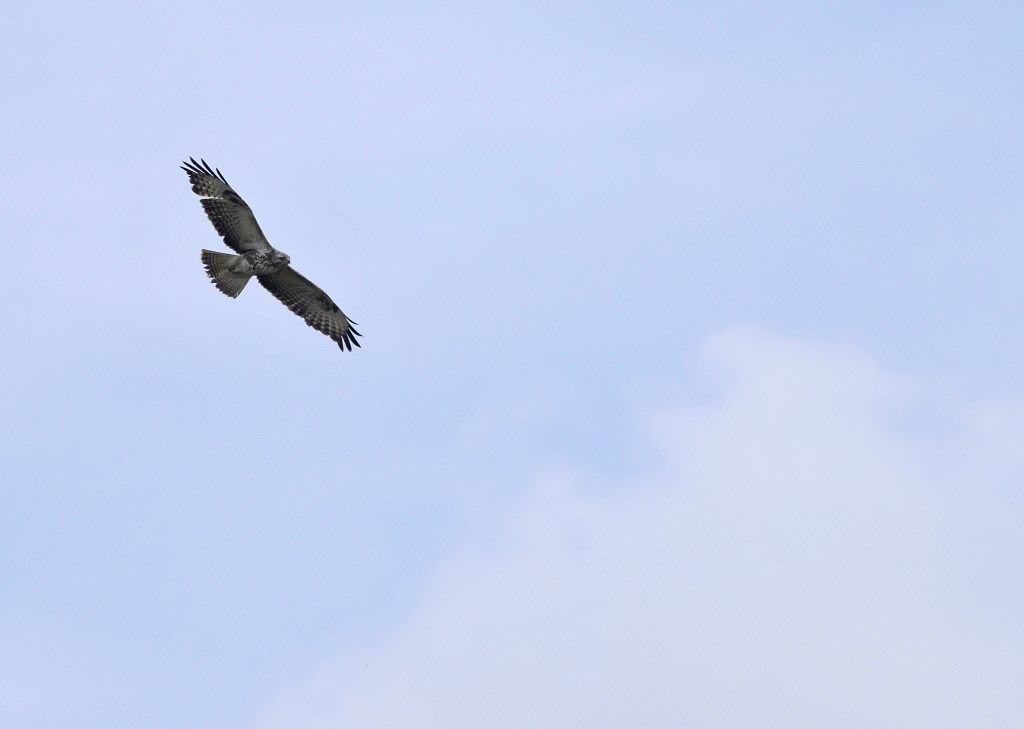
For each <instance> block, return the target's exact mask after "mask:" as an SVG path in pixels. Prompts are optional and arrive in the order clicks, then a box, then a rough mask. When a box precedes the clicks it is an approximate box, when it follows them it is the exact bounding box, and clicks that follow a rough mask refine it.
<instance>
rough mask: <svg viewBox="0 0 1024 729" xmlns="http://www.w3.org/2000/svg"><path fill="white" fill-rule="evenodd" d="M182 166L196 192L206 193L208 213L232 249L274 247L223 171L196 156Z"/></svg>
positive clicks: (203, 194) (243, 249) (249, 249)
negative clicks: (197, 160) (196, 159)
mask: <svg viewBox="0 0 1024 729" xmlns="http://www.w3.org/2000/svg"><path fill="white" fill-rule="evenodd" d="M181 169H183V170H185V172H186V174H188V181H189V182H191V183H192V192H194V193H195V194H196V195H201V196H202V198H203V199H202V201H201V202H202V204H203V209H204V210H206V216H207V217H208V218H209V219H210V222H211V223H213V227H214V228H216V229H217V232H218V233H220V235H221V237H222V238H223V239H224V243H225V244H227V246H228V248H230V249H231V250H233V251H235V253H244V252H246V251H260V252H264V253H266V252H269V251H271V250H272V248H271V247H270V243H268V242H267V237H266V236H265V235H263V231H262V230H260V224H259V223H257V222H256V216H255V215H253V214H252V209H251V208H250V207H249V206H248V205H247V204H246V203H245V200H243V199H242V198H241V197H240V196H239V194H238V193H237V192H235V191H234V190H232V189H231V185H229V184H228V181H227V180H226V179H224V175H222V174H221V172H220V170H215V169H214V168H212V167H210V165H209V164H207V162H206V160H200V161H199V162H196V161H195V159H193V158H192V157H189V161H188V162H184V163H182V166H181Z"/></svg>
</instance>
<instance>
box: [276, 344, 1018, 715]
mask: <svg viewBox="0 0 1024 729" xmlns="http://www.w3.org/2000/svg"><path fill="white" fill-rule="evenodd" d="M702 362H703V363H704V365H706V367H707V368H708V370H709V371H710V372H711V373H712V375H713V376H714V377H715V378H716V379H718V380H719V385H720V388H721V389H720V392H719V394H718V395H717V396H716V397H715V398H713V399H712V400H711V401H710V402H708V403H706V404H703V405H699V406H694V405H690V406H685V407H678V408H674V409H670V408H666V409H663V410H662V411H661V412H658V413H655V414H652V415H650V417H649V418H648V419H647V422H648V423H649V425H650V432H651V434H652V440H653V442H654V443H656V450H655V453H656V454H657V458H656V459H655V462H653V463H652V464H651V466H650V468H649V469H648V470H647V471H646V472H645V473H643V474H638V475H636V476H635V477H634V478H632V479H628V480H626V481H624V482H623V483H621V484H618V486H617V488H615V489H612V490H610V491H609V489H608V488H607V487H606V485H605V487H603V488H601V489H594V488H591V482H592V481H595V480H597V477H595V476H591V475H588V474H586V473H585V472H582V471H580V472H572V471H571V470H566V471H554V472H551V473H547V474H545V475H542V476H540V477H539V478H538V479H537V484H536V488H535V489H534V490H533V492H532V495H531V496H530V498H529V499H528V500H527V501H526V502H525V503H523V504H522V505H521V508H520V509H519V510H518V511H517V513H516V514H514V515H513V516H510V517H509V518H508V519H507V522H506V523H505V524H504V525H503V528H502V529H501V530H500V531H499V533H498V534H496V535H492V536H491V537H490V538H489V539H487V540H486V543H484V542H483V541H481V542H480V543H477V544H474V545H472V546H471V547H469V548H467V549H466V550H465V552H464V553H462V554H460V555H457V556H455V557H453V558H452V559H450V560H449V561H448V562H447V563H446V564H444V565H443V566H442V567H441V568H440V569H439V571H438V573H437V575H436V577H435V579H434V580H433V582H432V584H431V586H430V587H429V589H428V590H427V591H426V594H425V595H424V596H423V599H422V601H421V602H420V603H419V605H418V606H417V608H416V609H415V611H414V613H413V614H412V615H410V617H409V619H408V622H407V624H405V625H403V626H401V627H400V628H399V629H397V630H396V632H395V633H394V635H393V636H392V637H391V639H390V640H389V641H388V642H387V644H386V645H380V646H377V647H376V648H374V649H372V650H369V651H368V652H366V653H365V655H362V656H352V655H349V656H344V657H342V658H339V659H338V662H337V664H336V665H335V666H333V667H331V668H325V669H324V670H323V671H322V673H321V674H320V675H319V676H318V677H316V678H315V679H312V680H310V682H309V683H308V684H307V685H305V686H301V687H298V688H297V689H296V690H294V691H293V692H290V693H289V694H288V695H287V696H282V697H280V698H279V700H278V701H277V702H276V703H275V705H274V706H273V707H272V708H271V709H269V710H268V711H267V712H266V714H265V715H264V717H263V718H262V719H261V720H260V721H259V722H257V723H256V726H258V727H259V729H276V727H285V726H287V727H293V728H294V727H300V728H301V729H314V728H316V729H320V728H325V727H345V726H359V727H376V726H380V727H395V726H416V727H445V729H458V728H460V727H466V728H467V729H469V728H473V729H477V728H479V727H491V728H493V727H517V728H519V727H534V728H536V727H560V728H561V727H588V729H591V728H595V727H662V726H664V727H669V726H671V727H683V726H685V727H709V728H718V727H723V728H724V727H730V728H731V727H750V726H773V727H779V726H785V727H822V726H828V727H865V726H886V727H902V726H906V727H923V726H927V727H977V726H985V727H1003V726H1005V727H1009V726H1019V725H1020V722H1021V721H1022V720H1024V698H1022V695H1021V692H1020V691H1019V687H1018V686H1017V685H1016V681H1015V680H1014V677H1019V676H1021V675H1024V659H1022V656H1024V650H1022V649H1024V640H1022V635H1024V631H1022V627H1024V621H1022V620H1021V618H1020V617H1019V615H1020V614H1021V613H1020V610H1019V608H1021V607H1024V604H1022V602H1024V601H1022V599H1021V595H1020V593H1019V590H1017V591H1016V592H1014V590H1016V588H1015V587H1013V585H1014V579H1015V576H1016V575H1017V574H1018V572H1017V569H1016V565H1015V561H1016V555H1019V554H1020V553H1021V547H1022V546H1024V545H1022V544H1021V541H1022V540H1021V539H1020V537H1019V536H1017V535H1016V534H1015V533H1014V532H1013V531H1011V530H1009V529H1006V528H996V529H995V530H994V532H993V530H991V529H990V527H992V526H994V521H993V520H994V519H995V516H994V515H996V514H999V515H1000V518H1001V519H1003V520H1004V521H1003V524H1004V526H1005V524H1010V523H1013V522H1016V523H1019V522H1020V518H1021V517H1022V516H1024V514H1022V513H1021V512H1022V511H1024V508H1022V504H1021V499H1020V498H1019V494H1018V495H1016V496H1015V495H1014V494H1013V492H1012V490H1010V489H1006V488H997V487H995V486H993V484H995V483H996V482H997V481H999V482H1000V483H1002V484H1004V485H1005V484H1006V483H1014V482H1016V483H1018V484H1019V483H1020V482H1021V480H1020V476H1021V475H1022V473H1021V469H1020V465H1021V464H1020V461H1019V460H1016V458H1015V456H1014V455H1013V453H1015V451H1013V452H1012V453H1010V454H1007V453H1003V452H1001V449H1015V448H1017V444H1019V440H1015V439H1013V438H1011V437H1008V434H1009V433H1012V432H1014V430H1015V425H1014V423H1016V422H1019V420H1016V421H1015V420H1014V419H1013V416H1012V414H1005V413H1004V414H1003V416H1002V420H1000V418H997V417H993V416H987V417H984V418H979V417H977V415H976V413H977V408H973V407H971V406H967V405H962V404H961V405H951V404H950V402H952V400H950V398H948V397H945V396H943V397H939V395H940V394H941V393H940V392H939V390H938V389H937V388H935V387H933V386H931V385H929V384H928V383H920V382H911V381H908V380H906V379H901V378H897V377H894V376H892V375H889V374H887V373H885V372H884V371H882V370H881V369H880V368H879V367H877V366H876V365H875V364H873V363H872V362H870V361H867V360H865V359H864V358H863V357H860V356H858V355H856V354H855V353H851V352H846V351H839V350H834V349H826V348H822V347H817V346H811V345H806V344H801V343H796V342H792V341H785V340H781V339H776V338H772V337H768V336H764V335H760V334H757V333H752V332H743V331H737V332H731V333H728V334H725V335H723V336H720V337H717V338H715V339H713V340H712V341H710V342H709V343H708V345H707V346H706V347H705V348H704V352H703V358H702ZM922 408H923V409H924V411H928V412H934V411H936V410H942V411H943V412H942V415H943V418H944V421H945V427H944V429H943V431H942V432H941V433H938V434H937V433H936V432H934V429H933V428H930V427H922V426H927V425H928V424H927V423H923V424H922V423H916V421H914V420H913V418H908V413H914V412H919V411H921V410H922ZM978 422H981V423H982V426H983V427H984V430H978V427H977V423H978ZM915 423H916V424H915ZM996 431H998V432H996ZM979 439H980V440H983V441H984V442H985V444H986V447H984V448H979V447H974V446H973V445H971V443H974V442H977V441H978V440H979ZM950 443H954V444H962V445H964V447H962V448H955V447H954V448H949V447H946V446H948V445H949V444H950ZM939 452H941V453H942V454H944V458H943V461H942V468H941V469H939V468H937V467H936V464H938V463H939V461H938V460H937V459H936V454H937V453H939ZM1000 479H1001V481H1000ZM982 502H984V503H982ZM996 502H998V503H996ZM993 533H995V534H997V535H1001V536H1000V537H998V539H997V542H998V540H999V539H1002V540H1003V541H1002V542H998V543H996V542H993V541H992V539H993V537H992V534H993ZM1000 553H1001V554H1002V555H1003V560H1004V561H1002V562H1000V559H999V557H998V555H999V554H1000ZM1014 608H1017V609H1014Z"/></svg>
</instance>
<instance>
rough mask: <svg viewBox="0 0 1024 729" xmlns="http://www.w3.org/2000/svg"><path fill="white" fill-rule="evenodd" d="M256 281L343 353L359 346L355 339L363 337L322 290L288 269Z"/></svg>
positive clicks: (260, 277)
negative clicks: (332, 341) (326, 337)
mask: <svg viewBox="0 0 1024 729" xmlns="http://www.w3.org/2000/svg"><path fill="white" fill-rule="evenodd" d="M257 278H259V280H260V283H261V284H263V288H265V289H266V290H267V291H269V292H270V293H272V294H273V295H274V296H275V297H276V298H277V300H278V301H280V302H281V303H282V304H284V305H285V306H287V307H288V308H289V309H291V310H292V311H293V312H295V313H296V314H298V315H299V316H301V317H302V318H303V319H304V320H305V322H306V324H308V325H309V326H311V327H313V328H314V329H316V330H317V331H318V332H323V333H324V334H326V335H327V336H328V337H330V338H331V339H333V340H334V341H335V342H337V343H338V346H339V347H341V349H342V350H345V349H348V350H349V351H350V352H351V351H352V345H355V346H357V347H359V346H362V345H360V344H359V340H357V339H356V337H359V336H362V335H361V334H360V333H359V332H357V331H356V330H355V327H353V326H352V325H353V324H354V323H355V322H353V321H352V320H351V319H349V318H348V317H347V316H345V312H343V311H342V310H341V309H339V308H338V305H337V304H335V303H334V302H333V301H331V297H330V296H328V295H327V294H326V293H324V290H323V289H321V288H320V287H319V286H317V285H316V284H315V283H313V282H312V281H310V280H309V279H308V278H306V277H305V276H303V275H302V274H301V273H299V272H298V271H296V270H295V269H294V268H292V267H291V266H288V267H287V268H283V269H281V270H280V271H278V272H277V273H273V274H270V275H267V276H258V277H257Z"/></svg>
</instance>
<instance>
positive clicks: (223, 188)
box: [181, 158, 361, 351]
mask: <svg viewBox="0 0 1024 729" xmlns="http://www.w3.org/2000/svg"><path fill="white" fill-rule="evenodd" d="M189 160H190V161H189V162H185V163H184V164H183V166H182V168H181V169H183V170H185V172H186V174H188V179H189V182H190V183H192V191H193V192H195V193H196V194H197V195H200V196H202V197H203V199H202V205H203V209H204V210H206V215H207V217H209V218H210V222H211V223H213V227H214V228H216V229H217V232H218V233H219V234H220V236H221V237H222V238H223V239H224V243H225V244H226V245H227V246H228V247H229V248H231V249H232V250H233V251H235V253H236V255H232V254H230V253H219V252H217V251H209V250H206V249H204V250H203V251H202V255H201V259H202V262H203V265H204V266H205V268H206V273H207V275H208V276H209V277H210V279H211V280H212V281H213V285H214V286H216V287H217V288H218V290H220V291H221V292H222V293H224V294H226V295H228V296H230V297H231V298H235V297H237V296H238V295H239V294H241V293H242V289H244V288H245V285H246V284H247V283H249V279H251V278H252V277H253V276H255V277H256V279H257V280H258V281H259V282H260V284H261V285H262V286H263V288H265V289H266V290H267V291H269V292H270V293H272V294H273V295H274V296H275V297H276V298H277V299H278V300H279V301H280V302H281V303H282V304H284V305H285V306H287V307H288V308H289V309H291V310H292V311H293V312H294V313H296V314H298V315H299V316H301V317H302V318H303V319H304V320H305V322H306V324H308V325H309V326H311V327H313V328H314V329H316V330H317V331H319V332H322V333H323V334H326V335H327V336H328V337H330V338H331V339H333V340H334V341H335V342H337V344H338V346H339V347H340V348H341V349H342V350H345V349H348V350H349V351H351V349H352V346H353V345H355V346H356V347H358V346H360V344H359V340H357V339H356V337H358V336H361V335H360V334H359V332H357V331H356V330H355V328H354V327H353V326H352V325H353V322H352V320H350V319H349V318H348V317H347V316H345V314H344V312H342V310H341V309H339V308H338V305H337V304H335V303H334V302H333V301H332V300H331V297H329V296H328V295H327V294H326V293H325V292H324V291H323V289H321V288H320V287H319V286H317V285H316V284H314V283H313V282H311V281H310V280H309V279H307V278H306V277H305V276H303V275H302V274H300V273H299V272H298V271H296V270H295V269H294V268H292V267H291V258H289V257H288V255H287V254H285V253H282V252H281V251H279V250H277V249H276V248H274V247H273V246H272V245H270V242H269V241H268V240H267V237H266V236H265V235H264V234H263V231H262V230H261V229H260V226H259V223H257V222H256V216H255V215H253V213H252V209H251V208H250V207H249V206H248V205H247V204H246V203H245V201H244V200H243V199H242V198H241V197H240V196H239V195H238V193H236V192H235V191H234V190H232V189H231V186H230V185H229V184H228V181H227V180H226V179H224V176H223V175H222V174H221V173H220V170H215V169H213V168H211V167H210V165H208V164H207V163H206V161H205V160H201V161H199V162H196V161H195V160H194V159H192V158H189Z"/></svg>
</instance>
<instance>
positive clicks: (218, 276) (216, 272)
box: [201, 249, 252, 299]
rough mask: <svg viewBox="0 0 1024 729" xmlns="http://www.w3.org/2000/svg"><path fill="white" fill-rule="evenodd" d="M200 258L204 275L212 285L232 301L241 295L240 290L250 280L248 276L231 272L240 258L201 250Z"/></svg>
mask: <svg viewBox="0 0 1024 729" xmlns="http://www.w3.org/2000/svg"><path fill="white" fill-rule="evenodd" d="M201 257H202V260H203V265H204V266H205V267H206V275H207V276H209V277H210V279H211V280H212V281H213V285H214V286H216V287H217V288H218V289H220V290H221V292H222V293H224V294H227V295H228V296H230V297H231V298H232V299H234V298H235V297H237V296H238V295H239V294H240V293H242V289H244V288H245V285H246V284H247V283H249V279H250V278H252V276H250V275H247V274H244V273H241V274H240V273H235V272H234V271H232V270H231V267H232V266H233V265H234V264H235V263H236V262H237V261H238V259H239V258H241V256H234V255H231V254H230V253H218V252H216V251H208V250H206V249H203V253H202V256H201Z"/></svg>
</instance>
